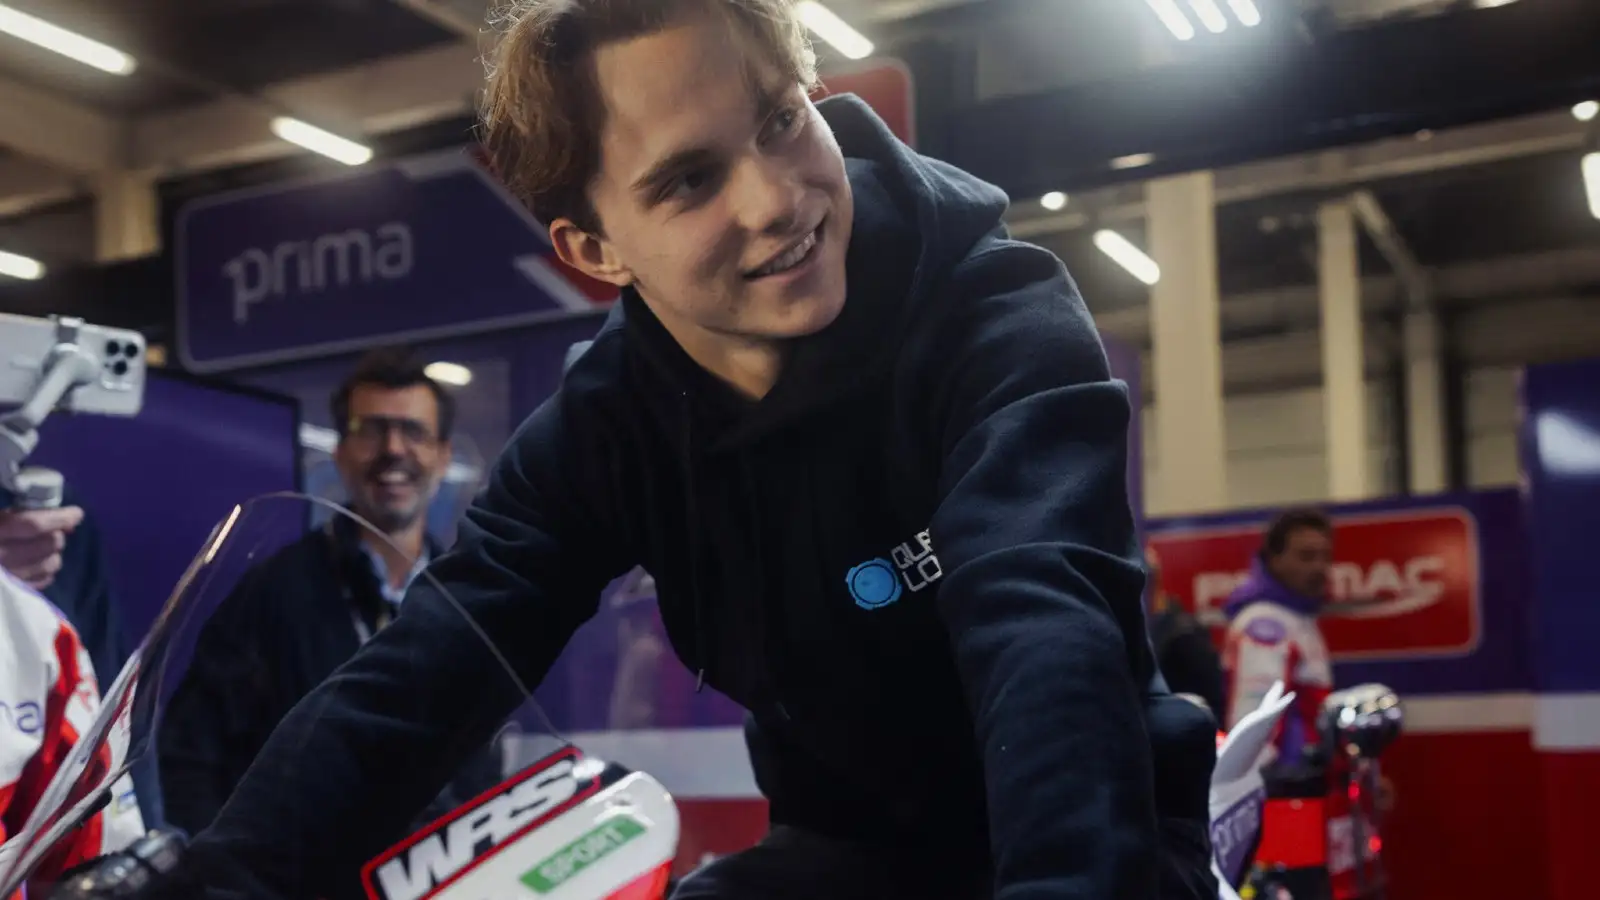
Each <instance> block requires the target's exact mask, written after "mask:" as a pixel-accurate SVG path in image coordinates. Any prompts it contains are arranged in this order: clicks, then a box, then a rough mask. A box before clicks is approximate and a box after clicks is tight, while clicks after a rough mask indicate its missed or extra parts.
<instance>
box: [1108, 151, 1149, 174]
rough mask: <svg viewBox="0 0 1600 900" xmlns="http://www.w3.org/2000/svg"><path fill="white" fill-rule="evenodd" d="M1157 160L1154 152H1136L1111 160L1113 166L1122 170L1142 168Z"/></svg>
mask: <svg viewBox="0 0 1600 900" xmlns="http://www.w3.org/2000/svg"><path fill="white" fill-rule="evenodd" d="M1155 161H1156V155H1155V154H1154V153H1134V154H1130V155H1128V156H1119V157H1117V158H1116V159H1113V160H1112V161H1111V168H1113V169H1116V170H1118V171H1121V170H1123V169H1142V168H1144V167H1145V166H1148V165H1150V164H1151V163H1153V162H1155Z"/></svg>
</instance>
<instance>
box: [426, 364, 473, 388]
mask: <svg viewBox="0 0 1600 900" xmlns="http://www.w3.org/2000/svg"><path fill="white" fill-rule="evenodd" d="M422 373H423V374H424V375H427V376H428V377H429V378H432V379H433V380H434V381H437V382H439V383H440V384H448V385H453V386H455V387H466V386H467V385H469V384H471V383H472V370H471V369H469V368H467V367H466V366H463V365H461V364H460V363H453V362H436V363H429V364H428V367H427V368H425V369H423V370H422Z"/></svg>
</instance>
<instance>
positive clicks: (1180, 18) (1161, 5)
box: [1145, 0, 1194, 41]
mask: <svg viewBox="0 0 1600 900" xmlns="http://www.w3.org/2000/svg"><path fill="white" fill-rule="evenodd" d="M1145 2H1146V3H1149V4H1150V9H1151V10H1153V11H1154V12H1155V14H1156V18H1158V19H1160V20H1161V24H1163V25H1165V26H1167V30H1168V31H1170V32H1172V36H1173V37H1175V38H1177V39H1178V40H1180V41H1187V40H1192V39H1193V38H1194V26H1193V25H1192V24H1190V23H1189V17H1188V16H1186V15H1184V14H1183V10H1181V9H1179V8H1178V2H1177V0H1145Z"/></svg>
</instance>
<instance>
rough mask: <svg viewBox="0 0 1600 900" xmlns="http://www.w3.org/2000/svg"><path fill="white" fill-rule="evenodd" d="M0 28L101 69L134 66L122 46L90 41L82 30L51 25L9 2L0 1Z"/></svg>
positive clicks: (120, 72) (117, 71)
mask: <svg viewBox="0 0 1600 900" xmlns="http://www.w3.org/2000/svg"><path fill="white" fill-rule="evenodd" d="M0 31H3V32H5V33H6V34H9V35H11V36H12V37H14V38H18V39H20V40H24V41H27V42H28V43H30V44H35V45H38V46H40V47H43V48H44V49H46V50H50V51H53V52H55V53H59V54H61V55H62V56H65V57H67V58H68V59H71V60H76V61H77V62H80V63H83V64H84V65H86V66H93V67H94V68H96V69H99V70H100V71H102V72H110V73H111V74H113V75H127V74H129V73H131V72H132V71H133V70H134V66H135V63H134V61H133V57H131V56H129V55H128V54H126V53H123V52H122V51H121V50H118V49H116V48H115V47H108V46H106V45H105V44H102V43H100V42H99V41H92V40H90V39H88V38H86V37H84V36H83V35H81V34H77V33H76V32H71V31H68V30H66V29H65V28H62V27H61V26H59V25H52V24H50V23H49V22H46V21H45V20H43V19H38V18H34V17H33V16H30V15H28V14H27V13H25V12H19V11H18V10H15V9H12V8H11V7H9V6H5V5H0Z"/></svg>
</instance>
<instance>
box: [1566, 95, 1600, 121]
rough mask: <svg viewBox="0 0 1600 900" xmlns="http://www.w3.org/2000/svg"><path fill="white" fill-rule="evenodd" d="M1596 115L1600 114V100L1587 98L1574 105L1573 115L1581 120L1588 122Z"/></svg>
mask: <svg viewBox="0 0 1600 900" xmlns="http://www.w3.org/2000/svg"><path fill="white" fill-rule="evenodd" d="M1595 116H1600V101H1596V100H1585V101H1583V102H1582V103H1579V104H1577V105H1576V106H1574V107H1572V117H1573V118H1574V119H1577V120H1578V121H1579V122H1588V121H1590V120H1592V119H1593V118H1594V117H1595Z"/></svg>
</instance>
